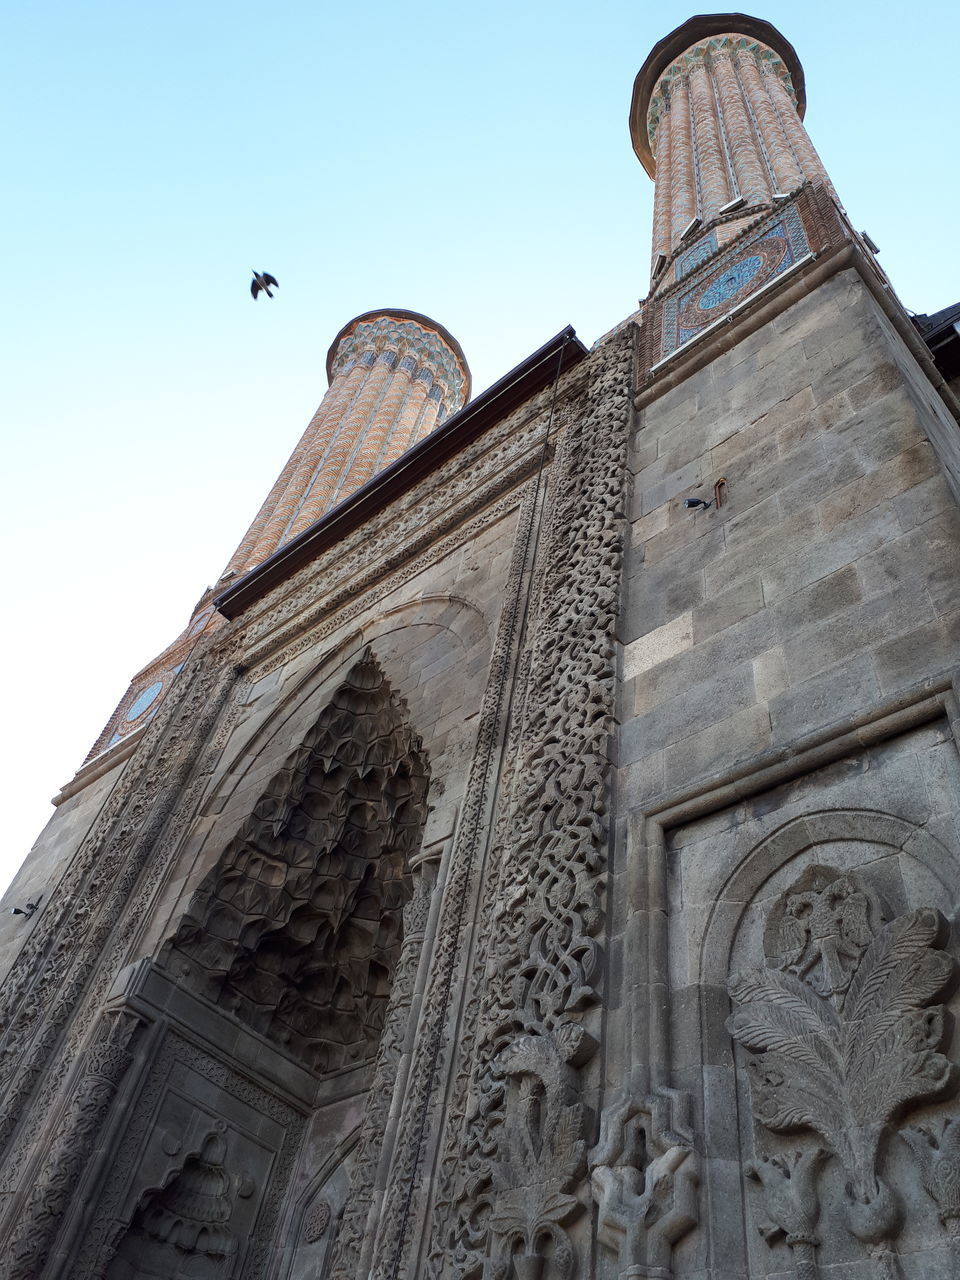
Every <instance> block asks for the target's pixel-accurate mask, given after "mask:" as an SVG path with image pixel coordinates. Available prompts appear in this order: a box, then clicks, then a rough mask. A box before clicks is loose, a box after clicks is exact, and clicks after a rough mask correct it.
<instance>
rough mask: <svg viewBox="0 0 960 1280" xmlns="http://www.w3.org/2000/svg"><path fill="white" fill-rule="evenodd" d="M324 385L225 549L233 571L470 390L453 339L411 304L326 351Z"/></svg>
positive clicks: (371, 319)
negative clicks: (247, 520) (272, 479)
mask: <svg viewBox="0 0 960 1280" xmlns="http://www.w3.org/2000/svg"><path fill="white" fill-rule="evenodd" d="M327 377H328V379H329V382H330V387H329V390H328V391H327V394H326V395H325V396H324V397H323V401H322V402H321V404H320V408H319V409H318V410H317V412H316V413H315V414H314V416H313V419H312V420H311V422H310V425H309V426H308V427H307V429H306V431H305V432H304V433H303V436H302V438H301V440H300V443H299V444H298V445H297V447H296V448H295V449H294V451H293V453H292V454H291V455H290V460H289V462H288V463H287V465H286V466H285V467H284V469H283V471H282V472H281V473H280V476H279V477H278V479H277V482H276V484H275V485H274V486H273V488H272V489H271V490H270V493H269V494H268V495H267V499H266V501H265V502H264V504H263V506H262V507H261V508H260V511H259V513H258V514H257V517H256V519H255V520H254V522H253V524H252V525H251V526H250V528H249V529H248V531H247V534H246V536H245V537H244V539H243V541H242V542H241V543H240V546H239V547H238V548H237V550H236V551H235V552H234V554H233V556H232V557H231V560H230V563H229V564H228V565H227V568H226V570H225V574H229V575H230V576H231V577H235V576H237V575H238V574H242V573H245V572H246V571H247V570H248V569H252V568H253V567H254V566H255V565H258V564H260V563H262V562H263V561H264V560H265V559H266V558H267V556H269V555H271V554H272V553H273V552H274V551H276V550H277V549H278V548H279V547H281V546H283V545H284V543H286V542H289V541H290V539H291V538H293V537H295V536H296V535H297V534H298V533H301V532H302V531H303V530H304V529H305V528H307V526H308V525H310V524H313V522H314V521H315V520H318V519H319V518H320V517H321V516H322V515H323V514H324V513H325V512H327V511H329V510H330V509H331V508H332V507H334V506H336V505H337V503H338V502H340V501H342V500H343V499H344V498H346V497H348V496H349V495H350V494H351V493H353V492H354V490H356V489H359V488H360V486H361V485H362V484H365V483H366V481H367V480H369V479H370V478H371V477H372V476H374V475H375V474H376V473H377V472H378V471H382V470H383V468H384V467H386V466H388V465H389V464H390V463H391V462H394V461H395V460H396V459H397V458H399V457H400V455H401V454H402V453H404V452H405V451H406V450H407V449H409V448H410V446H411V445H412V444H415V443H416V442H417V441H418V440H420V439H422V438H423V437H424V436H425V435H427V434H428V433H429V432H430V431H432V430H433V428H434V427H436V426H439V424H440V423H441V422H443V421H444V419H445V418H446V417H448V416H449V415H450V414H451V413H455V412H456V411H457V410H458V409H459V408H461V407H462V405H463V404H465V403H466V400H467V398H468V396H469V394H470V370H469V369H468V367H467V362H466V359H465V358H464V354H463V351H462V350H461V349H460V344H459V343H458V342H457V341H456V339H455V338H453V337H451V335H450V334H449V333H448V332H447V330H446V329H444V328H443V326H442V325H439V324H436V323H435V321H433V320H429V319H428V318H427V317H426V316H422V315H418V314H417V312H415V311H396V310H385V311H366V312H364V314H363V315H359V316H357V317H356V318H355V319H353V320H351V321H350V323H349V324H347V325H344V327H343V328H342V329H341V330H340V332H339V333H338V334H337V336H336V338H334V340H333V344H332V346H331V347H330V350H329V352H328V354H327Z"/></svg>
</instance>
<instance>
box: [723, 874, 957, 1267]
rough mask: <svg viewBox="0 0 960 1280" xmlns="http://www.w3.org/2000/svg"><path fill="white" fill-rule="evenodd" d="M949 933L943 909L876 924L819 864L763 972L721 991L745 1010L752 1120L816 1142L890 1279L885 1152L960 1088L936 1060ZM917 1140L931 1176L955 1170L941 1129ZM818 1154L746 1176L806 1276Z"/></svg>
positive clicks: (737, 1033) (891, 1226)
mask: <svg viewBox="0 0 960 1280" xmlns="http://www.w3.org/2000/svg"><path fill="white" fill-rule="evenodd" d="M947 935H948V929H947V926H946V922H945V921H944V919H943V917H942V916H941V915H940V913H939V912H938V911H936V910H933V909H930V908H927V909H921V910H917V911H912V912H909V913H908V914H906V915H901V916H898V917H896V918H895V919H893V920H890V921H889V922H884V920H883V916H882V912H881V907H880V904H879V902H878V900H877V898H876V896H875V895H874V894H873V893H872V892H871V891H870V889H869V888H868V887H867V886H866V885H865V884H863V883H861V882H860V881H859V879H858V878H857V877H855V876H853V875H849V874H846V875H841V874H840V873H838V872H836V871H834V870H833V869H832V868H830V867H814V868H811V869H810V870H808V871H807V872H805V873H804V875H803V876H802V877H801V878H800V879H799V880H798V881H797V882H796V883H795V884H794V885H793V886H791V888H790V889H788V890H787V891H786V893H785V894H783V895H782V896H781V898H780V899H779V901H778V902H777V903H776V905H775V906H774V909H773V911H772V912H771V916H770V920H769V922H768V926H767V930H766V934H765V938H764V949H765V951H766V955H767V962H766V964H765V965H764V966H762V967H760V968H757V969H752V970H749V971H747V972H744V973H739V974H735V975H734V976H733V977H732V978H731V979H730V984H729V987H730V994H731V996H732V997H733V999H734V1000H735V1001H736V1002H737V1003H738V1004H739V1006H740V1008H739V1009H738V1010H737V1012H736V1013H734V1014H733V1015H732V1016H731V1018H730V1019H729V1021H728V1023H727V1026H728V1029H729V1031H730V1034H731V1035H732V1036H733V1038H734V1039H735V1040H736V1041H737V1042H738V1043H739V1044H741V1045H743V1047H744V1048H745V1049H747V1050H749V1051H750V1053H751V1057H750V1059H749V1062H748V1069H749V1074H750V1079H751V1085H752V1088H751V1093H752V1101H753V1111H754V1115H755V1116H756V1118H757V1120H758V1121H759V1122H760V1124H761V1125H763V1126H764V1127H765V1128H767V1129H769V1130H770V1131H771V1132H774V1133H802V1132H808V1133H812V1134H814V1135H815V1136H816V1138H817V1140H818V1143H819V1144H822V1147H823V1149H824V1152H825V1153H829V1155H831V1156H832V1157H833V1158H834V1159H835V1160H836V1161H838V1162H839V1164H840V1165H841V1167H842V1169H843V1173H844V1179H845V1185H846V1202H845V1206H844V1217H845V1222H846V1226H847V1229H848V1230H849V1231H850V1233H851V1234H852V1235H853V1236H855V1237H856V1238H857V1239H858V1240H860V1241H861V1242H862V1243H863V1244H864V1245H865V1246H866V1247H867V1248H868V1249H869V1251H870V1252H871V1254H872V1255H873V1256H874V1257H875V1258H877V1259H878V1261H879V1262H880V1263H881V1265H882V1266H884V1267H886V1268H887V1270H888V1271H890V1272H891V1274H895V1272H896V1266H897V1264H896V1254H895V1249H894V1243H893V1242H894V1240H895V1239H896V1237H897V1235H898V1233H899V1231H900V1227H901V1224H902V1220H903V1208H902V1204H901V1201H900V1198H899V1196H898V1195H897V1193H896V1191H895V1190H894V1188H893V1187H892V1186H891V1185H890V1184H889V1183H888V1182H887V1181H886V1180H885V1178H884V1176H883V1158H884V1150H885V1143H886V1141H887V1139H888V1137H889V1136H890V1135H891V1134H892V1133H893V1132H895V1131H896V1130H897V1128H898V1126H899V1123H900V1121H901V1119H902V1118H903V1116H904V1115H905V1114H906V1113H907V1112H908V1111H910V1110H911V1109H912V1108H915V1107H917V1106H920V1105H922V1104H923V1103H928V1102H933V1101H936V1100H939V1099H942V1098H945V1097H947V1096H949V1095H951V1094H952V1093H954V1092H955V1091H956V1088H957V1079H958V1075H957V1070H956V1068H955V1067H954V1065H953V1064H952V1063H951V1062H950V1061H949V1060H948V1059H947V1058H946V1057H945V1055H944V1054H943V1053H942V1052H941V1049H942V1048H943V1047H944V1046H945V1044H946V1042H947V1040H948V1038H949V1026H948V1022H947V1020H946V1017H945V1011H944V1008H943V1005H942V1004H938V1003H935V1002H936V1001H937V1000H938V998H939V997H941V996H943V995H944V993H945V992H946V991H947V989H948V988H949V987H950V985H951V984H952V982H953V980H954V977H955V974H956V963H955V961H954V959H953V958H952V956H950V955H948V954H947V953H946V952H945V951H942V950H940V949H939V948H940V946H941V945H942V944H943V942H944V941H945V939H946V937H947ZM905 1136H906V1137H907V1138H908V1141H909V1140H910V1135H909V1134H907V1135H905ZM912 1137H913V1141H912V1143H911V1145H913V1147H914V1150H915V1151H916V1152H918V1154H919V1156H920V1158H921V1162H922V1163H923V1162H924V1161H925V1162H926V1167H927V1169H928V1177H929V1173H930V1172H932V1169H933V1168H934V1166H935V1164H936V1163H937V1161H938V1160H940V1159H943V1161H944V1169H945V1170H946V1169H947V1168H950V1167H952V1166H951V1164H950V1161H951V1159H952V1152H951V1150H950V1148H951V1146H952V1143H951V1140H950V1138H949V1137H948V1136H947V1134H946V1133H945V1134H944V1135H943V1139H942V1141H941V1139H940V1138H939V1137H936V1136H934V1137H930V1136H929V1135H926V1137H921V1136H920V1135H919V1131H915V1132H914V1134H913V1135H912ZM818 1151H819V1148H817V1150H816V1151H808V1152H807V1153H806V1156H798V1157H797V1159H796V1160H795V1161H794V1162H793V1163H792V1164H791V1163H790V1162H788V1161H786V1158H783V1157H782V1158H780V1159H778V1160H777V1159H775V1160H761V1161H759V1162H756V1163H755V1164H754V1165H752V1166H750V1168H749V1169H748V1170H747V1172H748V1174H749V1175H750V1176H752V1177H753V1178H755V1179H756V1180H757V1181H758V1182H759V1183H760V1184H761V1186H762V1188H763V1190H764V1199H765V1213H766V1223H767V1226H766V1228H765V1234H766V1235H767V1237H768V1239H776V1238H778V1233H779V1234H780V1235H783V1236H784V1238H785V1239H786V1241H787V1243H788V1244H790V1245H791V1248H793V1249H794V1252H795V1254H797V1251H798V1250H800V1251H801V1256H797V1259H796V1260H797V1265H798V1271H799V1269H800V1263H801V1262H803V1263H804V1265H805V1267H806V1268H807V1270H808V1274H813V1273H812V1271H810V1270H809V1269H810V1268H812V1267H813V1265H814V1259H813V1256H812V1250H813V1249H814V1248H815V1247H816V1244H817V1240H816V1237H815V1235H814V1230H813V1229H814V1225H815V1223H816V1216H817V1204H816V1191H815V1189H814V1184H813V1177H814V1173H815V1171H816V1170H817V1169H819V1167H820V1163H821V1156H822V1154H823V1153H820V1154H817V1152H818ZM948 1195H949V1193H948ZM934 1198H936V1196H935V1197H934ZM938 1203H939V1202H938ZM944 1203H945V1204H946V1203H947V1201H946V1200H945V1202H944ZM941 1216H942V1217H944V1218H946V1217H949V1216H950V1211H949V1209H947V1210H946V1211H944V1209H941Z"/></svg>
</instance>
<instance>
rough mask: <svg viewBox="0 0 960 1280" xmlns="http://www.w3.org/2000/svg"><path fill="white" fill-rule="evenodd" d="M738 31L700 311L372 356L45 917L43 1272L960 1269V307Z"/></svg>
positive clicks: (81, 791)
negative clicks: (888, 249) (919, 304)
mask: <svg viewBox="0 0 960 1280" xmlns="http://www.w3.org/2000/svg"><path fill="white" fill-rule="evenodd" d="M804 107H805V96H804V81H803V72H802V69H801V66H800V63H799V61H798V59H797V56H796V54H795V52H794V50H793V48H792V47H791V46H790V44H788V43H787V41H786V40H785V39H784V38H783V36H781V35H780V34H779V32H777V31H776V30H775V29H774V28H773V27H771V26H770V25H769V24H768V23H766V22H763V21H760V20H758V19H754V18H749V17H746V16H744V15H742V14H722V15H712V16H709V17H698V18H693V19H691V20H690V21H689V22H687V23H685V24H684V25H683V26H681V27H680V28H678V29H677V30H676V31H674V32H673V33H672V34H671V35H669V36H667V37H666V38H665V39H664V40H663V41H661V43H660V44H658V45H657V46H656V48H655V49H654V50H653V51H652V52H651V54H650V56H649V57H648V59H647V61H646V62H645V63H644V65H643V68H642V70H641V71H640V74H639V76H638V78H637V82H636V86H635V90H634V97H633V103H632V107H631V112H630V128H631V135H632V139H633V145H634V148H635V150H636V152H637V155H638V157H639V159H640V161H641V162H642V164H643V165H644V167H645V169H646V170H647V172H648V173H649V175H650V176H651V178H653V179H654V181H655V183H656V201H655V213H654V228H653V246H652V256H651V280H650V288H649V292H648V295H647V297H646V299H645V301H644V302H643V303H642V304H641V306H640V309H639V310H638V311H637V312H636V313H635V314H634V315H631V316H629V317H627V318H626V319H625V320H623V322H622V323H620V324H618V325H617V326H616V327H615V328H613V329H612V330H611V332H610V333H608V334H607V335H606V336H605V337H604V338H602V339H601V340H600V341H599V342H598V343H596V344H595V345H594V347H593V348H592V349H590V350H587V349H586V347H585V346H584V345H583V344H582V343H581V342H580V341H579V339H578V338H577V337H576V335H575V334H574V332H573V330H572V329H569V328H567V329H565V330H563V331H561V332H560V333H559V334H558V335H557V336H556V337H555V338H553V339H551V340H550V341H549V342H547V343H546V344H545V345H544V346H543V347H542V348H541V349H540V350H538V351H536V352H534V353H533V354H532V355H531V356H530V357H529V358H528V359H526V360H525V361H523V363H521V364H520V365H519V366H518V367H517V368H515V369H514V370H512V371H511V372H510V373H509V374H507V375H506V376H505V377H504V378H503V379H502V380H501V381H500V382H498V383H497V384H495V385H494V386H493V387H492V388H490V389H489V390H488V391H486V392H484V393H482V394H481V395H479V396H477V397H476V398H475V399H473V400H471V399H470V374H469V369H468V367H467V363H466V360H465V358H464V354H463V352H462V350H461V349H460V347H459V345H458V343H457V342H456V340H455V339H454V338H453V337H452V336H451V335H450V334H449V333H448V332H447V331H446V330H445V329H444V328H442V326H440V325H438V324H436V323H435V322H434V321H432V320H430V319H428V318H427V317H426V316H423V315H420V314H418V313H416V312H411V311H402V310H395V309H388V310H382V311H375V312H367V313H364V314H363V315H360V316H358V317H357V318H356V319H354V320H352V321H351V322H350V323H349V324H347V325H346V326H345V328H344V329H343V330H342V331H341V333H340V334H338V336H337V337H336V339H335V341H334V343H333V345H332V347H331V349H330V355H329V359H328V366H327V368H328V375H329V390H328V391H327V393H326V395H325V396H324V399H323V402H322V403H321V405H320V408H319V409H318V411H317V414H316V415H315V417H314V419H313V420H312V422H311V423H310V424H309V426H308V428H307V430H306V432H305V434H304V435H303V438H302V439H301V441H300V443H299V444H298V445H297V446H296V448H295V449H294V451H293V453H292V455H291V457H290V460H289V462H288V464H287V466H286V467H285V468H284V470H283V472H282V474H281V475H280V477H279V478H278V480H277V482H276V484H275V485H274V487H273V488H272V489H271V491H270V493H269V495H268V497H267V499H266V501H265V503H264V505H263V507H262V509H261V510H260V512H259V514H258V515H257V516H256V518H255V520H254V522H253V524H252V525H251V526H250V529H249V531H248V532H247V534H246V536H245V537H244V538H243V540H242V542H241V544H240V546H239V547H238V549H237V551H236V553H235V555H234V557H233V558H232V560H231V561H230V563H229V565H228V566H227V567H226V569H225V571H224V574H223V575H222V577H221V578H220V580H219V581H218V582H217V584H216V585H215V586H214V587H213V588H212V589H211V590H209V591H208V592H206V593H205V595H204V596H203V597H202V598H201V600H200V602H199V604H198V606H197V608H196V609H195V611H194V613H193V616H192V617H191V618H190V621H189V622H188V624H187V627H186V628H185V630H184V632H183V633H182V635H180V636H179V637H178V638H177V639H176V640H174V641H173V642H172V644H171V645H170V646H169V647H168V648H167V649H166V650H165V651H164V652H163V653H162V654H161V655H160V656H159V657H158V658H157V659H156V660H155V661H154V662H153V663H151V664H150V665H149V666H148V667H147V668H145V669H144V670H143V671H142V672H140V673H139V674H138V675H137V676H136V677H135V678H134V680H133V682H132V683H131V686H130V689H129V692H128V694H127V695H126V697H125V698H124V699H123V701H122V702H121V704H120V706H119V707H118V708H117V710H116V711H115V712H114V714H113V715H112V716H111V717H110V720H109V721H108V723H107V725H106V727H105V728H104V730H103V732H102V733H101V735H100V736H99V738H98V739H97V741H96V743H95V746H94V748H93V751H92V752H91V755H90V757H89V759H88V760H87V761H86V762H85V764H84V765H83V766H82V768H81V769H80V770H79V772H78V773H77V775H76V776H75V777H74V779H73V780H72V781H71V782H70V783H69V784H68V785H67V786H66V787H65V788H64V789H63V791H62V792H61V794H60V795H59V797H58V800H57V808H56V813H55V816H54V818H53V819H52V821H51V823H50V825H49V826H48V828H47V830H46V831H45V832H44V834H43V835H42V837H41V838H40V840H39V842H38V844H37V845H36V847H35V849H34V850H33V852H32V853H31V855H30V857H29V858H28V860H27V862H26V863H25V865H24V867H23V869H22V870H21V872H20V874H19V876H18V878H17V880H16V882H15V883H14V885H13V887H12V889H11V891H10V894H9V895H8V897H7V899H6V902H7V906H8V908H9V907H10V906H12V905H17V904H22V903H25V902H27V901H31V902H36V901H37V900H38V898H39V897H40V895H42V900H41V901H40V906H39V909H37V910H36V911H34V912H32V913H29V912H28V913H27V914H20V915H16V916H14V915H11V914H10V913H9V910H8V911H7V913H6V914H4V915H3V917H2V922H3V923H2V926H0V970H2V973H3V975H4V979H5V980H4V985H3V987H2V993H0V1002H2V1036H0V1144H2V1147H3V1151H4V1155H3V1161H2V1174H0V1179H2V1180H0V1210H2V1218H0V1236H2V1239H3V1241H4V1243H3V1248H2V1250H0V1276H3V1277H4V1278H5V1280H68V1278H69V1280H93V1278H94V1277H96V1278H97V1280H160V1278H161V1277H163V1278H164V1280H188V1278H189V1280H208V1278H209V1280H307V1277H309V1278H310V1280H314V1278H316V1277H329V1278H330V1280H359V1278H360V1277H363V1278H364V1280H414V1277H416V1278H417V1280H579V1278H580V1277H592V1276H596V1277H597V1280H613V1278H614V1277H617V1278H619V1280H626V1278H627V1277H630V1278H634V1277H636V1278H639V1277H657V1278H659V1280H666V1278H667V1277H670V1276H676V1277H687V1278H689V1280H708V1278H709V1280H745V1278H749V1280H756V1278H759V1277H774V1276H776V1277H782V1278H786V1277H797V1278H798V1280H813V1278H814V1277H816V1276H823V1277H825V1278H829V1277H841V1276H842V1277H845V1278H846V1277H851V1278H852V1280H868V1278H870V1280H873V1278H874V1277H887V1278H890V1277H897V1276H901V1277H905V1278H910V1280H921V1277H922V1278H923V1280H939V1278H941V1277H942V1278H943V1280H946V1278H947V1277H954V1276H956V1275H958V1274H960V1270H958V1269H960V1096H958V1089H960V1071H958V1064H960V1041H958V1040H957V1038H956V1036H955V1035H954V1033H953V1014H954V1013H955V1011H956V1007H957V1000H958V997H957V995H956V994H955V992H956V987H957V969H958V966H957V957H958V955H960V949H958V938H957V936H956V929H955V927H954V917H955V914H956V910H957V906H958V903H960V827H958V805H960V760H958V752H957V727H958V711H957V700H956V672H957V663H958V659H960V574H958V563H960V561H958V551H960V521H958V511H957V495H958V493H960V450H958V406H957V400H956V399H955V392H956V391H957V389H958V381H957V379H958V373H960V358H958V356H960V338H958V327H957V326H958V322H960V308H954V309H952V310H947V311H945V312H941V313H938V314H936V315H933V316H924V317H908V315H907V314H906V312H905V311H904V310H903V308H902V307H901V305H900V303H899V302H898V300H897V298H896V295H895V294H894V293H893V291H892V290H891V288H890V285H889V282H888V281H887V279H886V277H885V276H884V273H883V271H882V270H881V268H880V267H879V265H878V263H877V260H876V256H875V253H874V252H873V248H872V246H871V244H870V243H869V242H868V241H867V240H866V239H865V238H864V237H863V236H862V235H861V234H859V233H858V232H856V231H855V230H854V229H853V228H852V227H851V225H850V223H849V221H848V219H847V217H846V214H845V213H844V210H843V207H842V205H841V204H840V202H839V199H838V196H837V194H836V192H835V191H834V188H833V186H832V184H831V181H830V178H829V177H828V176H827V174H826V173H825V172H824V169H823V166H822V165H821V163H820V160H819V159H818V157H817V154H816V152H815V150H814V148H813V146H812V144H811V142H810V140H809V138H808V136H807V134H806V132H805V130H804V127H803V124H802V117H803V113H804Z"/></svg>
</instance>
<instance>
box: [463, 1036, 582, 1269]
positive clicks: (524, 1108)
mask: <svg viewBox="0 0 960 1280" xmlns="http://www.w3.org/2000/svg"><path fill="white" fill-rule="evenodd" d="M593 1048H594V1046H593V1045H592V1044H591V1043H589V1037H588V1036H587V1033H586V1032H585V1031H584V1030H583V1028H582V1027H579V1026H576V1025H575V1024H573V1023H567V1024H566V1025H565V1026H564V1027H563V1028H561V1029H560V1030H559V1031H558V1033H557V1034H556V1035H555V1036H550V1035H547V1036H518V1037H517V1038H516V1039H514V1040H512V1041H511V1042H510V1043H509V1044H508V1045H507V1046H506V1048H505V1049H504V1050H503V1052H502V1053H501V1054H500V1056H499V1058H498V1059H497V1061H496V1070H497V1072H498V1074H499V1075H500V1076H501V1077H502V1078H503V1081H504V1086H505V1101H504V1110H505V1113H506V1116H507V1124H506V1126H505V1129H504V1142H503V1145H502V1147H501V1150H500V1159H499V1160H498V1161H497V1163H496V1164H495V1165H494V1166H493V1168H492V1178H491V1185H490V1187H489V1189H488V1190H487V1191H486V1192H485V1193H484V1194H482V1195H481V1196H480V1197H479V1198H478V1201H477V1212H478V1214H480V1215H482V1216H483V1217H484V1218H485V1220H486V1222H487V1225H488V1226H489V1228H490V1230H491V1231H492V1233H493V1239H494V1244H493V1249H492V1251H491V1259H490V1275H491V1278H492V1280H507V1277H508V1276H510V1275H511V1274H515V1275H516V1276H517V1277H518V1280H536V1278H537V1277H539V1276H540V1274H541V1272H542V1270H543V1261H544V1250H545V1249H546V1250H548V1251H549V1254H550V1257H551V1259H552V1262H553V1267H554V1270H555V1272H556V1274H557V1275H558V1276H559V1277H561V1280H567V1277H568V1276H570V1275H571V1273H572V1270H573V1265H574V1251H573V1247H572V1245H571V1243H570V1238H569V1236H568V1235H567V1232H566V1230H565V1224H566V1223H568V1222H569V1221H570V1220H571V1219H573V1218H575V1217H576V1216H577V1215H578V1214H579V1213H581V1212H582V1211H583V1205H582V1204H581V1203H580V1201H579V1200H578V1199H577V1197H576V1196H575V1195H572V1194H571V1191H573V1190H575V1189H576V1183H577V1180H578V1178H579V1175H580V1174H581V1173H582V1172H583V1169H584V1162H585V1154H586V1142H585V1140H584V1138H585V1133H584V1120H585V1116H584V1112H583V1108H582V1107H580V1106H578V1105H577V1088H576V1084H577V1077H576V1072H575V1071H574V1070H573V1064H575V1063H577V1062H579V1061H583V1060H584V1058H585V1057H589V1056H590V1053H591V1052H592V1050H593Z"/></svg>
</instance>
